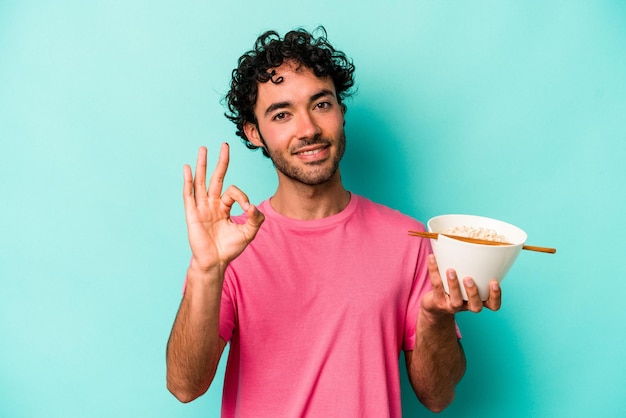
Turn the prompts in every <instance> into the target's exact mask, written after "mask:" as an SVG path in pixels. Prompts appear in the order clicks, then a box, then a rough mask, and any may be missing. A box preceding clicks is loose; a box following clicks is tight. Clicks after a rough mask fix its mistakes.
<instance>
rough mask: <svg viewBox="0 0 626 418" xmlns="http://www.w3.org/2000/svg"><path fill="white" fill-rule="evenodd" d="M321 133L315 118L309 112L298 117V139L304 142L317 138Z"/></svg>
mask: <svg viewBox="0 0 626 418" xmlns="http://www.w3.org/2000/svg"><path fill="white" fill-rule="evenodd" d="M321 132H322V129H321V128H320V126H319V124H318V123H317V121H316V120H315V116H314V115H312V114H311V113H309V112H302V113H301V114H300V115H299V117H298V123H297V136H298V139H302V140H306V139H312V138H315V137H316V136H318V135H319V134H320V133H321Z"/></svg>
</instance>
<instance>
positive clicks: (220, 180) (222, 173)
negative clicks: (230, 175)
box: [208, 142, 230, 198]
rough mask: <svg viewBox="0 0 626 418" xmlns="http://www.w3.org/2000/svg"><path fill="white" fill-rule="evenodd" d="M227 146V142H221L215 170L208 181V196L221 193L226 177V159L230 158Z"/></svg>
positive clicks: (215, 195)
mask: <svg viewBox="0 0 626 418" xmlns="http://www.w3.org/2000/svg"><path fill="white" fill-rule="evenodd" d="M228 151H229V148H228V144H227V143H225V142H224V143H223V144H222V146H221V148H220V155H219V158H218V160H217V165H216V166H215V170H214V171H213V174H212V175H211V180H210V181H209V190H208V194H209V197H217V198H219V197H220V195H221V194H222V188H223V187H224V178H225V177H226V170H228V161H229V160H230V156H229V152H228Z"/></svg>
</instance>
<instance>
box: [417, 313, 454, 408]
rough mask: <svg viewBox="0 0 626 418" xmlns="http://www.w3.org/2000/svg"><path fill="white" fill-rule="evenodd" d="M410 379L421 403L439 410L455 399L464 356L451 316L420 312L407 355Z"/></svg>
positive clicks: (452, 316)
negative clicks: (413, 345) (411, 345)
mask: <svg viewBox="0 0 626 418" xmlns="http://www.w3.org/2000/svg"><path fill="white" fill-rule="evenodd" d="M407 354H408V356H407V368H408V374H409V379H410V381H411V384H412V386H413V389H414V390H415V393H416V394H417V397H418V398H419V399H420V401H421V402H422V403H423V404H424V405H425V406H426V407H428V408H429V409H431V410H433V411H436V412H438V411H441V410H443V409H444V408H445V407H446V406H448V405H449V404H450V403H451V402H452V400H453V399H454V390H455V386H456V384H457V383H458V382H459V381H460V380H461V377H463V374H464V373H465V355H464V353H463V348H462V347H461V344H460V343H459V341H458V338H457V332H456V325H455V321H454V315H437V316H434V315H431V314H429V313H427V312H425V311H424V310H421V311H420V314H419V316H418V320H417V333H416V341H415V347H414V349H413V352H412V353H407Z"/></svg>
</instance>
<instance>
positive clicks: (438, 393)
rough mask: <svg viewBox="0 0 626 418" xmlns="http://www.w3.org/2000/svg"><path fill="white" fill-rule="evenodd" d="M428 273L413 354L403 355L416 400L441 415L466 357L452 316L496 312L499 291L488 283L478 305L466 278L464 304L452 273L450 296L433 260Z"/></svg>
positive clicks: (473, 289) (463, 370) (409, 352)
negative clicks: (485, 295) (429, 285)
mask: <svg viewBox="0 0 626 418" xmlns="http://www.w3.org/2000/svg"><path fill="white" fill-rule="evenodd" d="M428 271H429V274H430V279H431V282H432V285H433V289H432V290H431V291H430V292H428V293H427V294H426V295H424V296H423V297H422V303H421V307H420V312H419V314H418V318H417V330H416V341H415V347H414V349H413V351H406V352H405V358H406V365H407V371H408V375H409V379H410V381H411V385H412V386H413V390H414V391H415V393H416V395H417V397H418V398H419V400H420V401H421V402H422V403H423V404H424V405H425V406H426V407H427V408H429V409H431V410H432V411H435V412H440V411H442V410H443V409H445V408H446V407H447V406H448V405H449V404H450V403H451V402H452V400H453V399H454V390H455V387H456V385H457V383H458V382H459V381H460V380H461V377H463V374H464V373H465V354H464V353H463V348H462V347H461V344H460V342H459V341H458V338H457V333H456V325H455V321H454V314H455V313H457V312H460V311H465V310H470V311H472V312H480V311H481V310H482V308H483V307H486V308H488V309H491V310H494V311H495V310H498V309H499V308H500V304H501V291H500V287H499V286H498V285H497V282H492V283H491V288H490V294H489V299H487V300H486V301H485V302H483V301H481V299H480V296H479V295H478V290H477V288H476V286H475V285H473V281H472V280H471V279H469V278H465V279H464V280H463V285H464V286H465V290H466V293H467V295H468V301H467V302H465V301H463V296H462V295H461V290H460V283H459V281H458V279H457V277H456V273H455V272H454V271H453V270H449V271H448V272H447V274H448V277H447V280H448V286H449V291H450V294H449V295H447V294H446V293H445V291H444V289H443V283H442V281H441V280H442V279H441V277H440V276H439V271H438V269H437V263H436V261H435V258H434V256H432V255H431V256H429V259H428Z"/></svg>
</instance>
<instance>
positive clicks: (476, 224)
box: [427, 215, 527, 300]
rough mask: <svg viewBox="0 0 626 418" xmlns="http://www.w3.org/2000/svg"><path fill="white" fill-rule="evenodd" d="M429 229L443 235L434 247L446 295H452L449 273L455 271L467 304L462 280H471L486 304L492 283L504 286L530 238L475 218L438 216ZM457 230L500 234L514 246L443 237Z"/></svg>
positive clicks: (434, 241) (499, 223)
mask: <svg viewBox="0 0 626 418" xmlns="http://www.w3.org/2000/svg"><path fill="white" fill-rule="evenodd" d="M427 227H428V231H429V232H436V233H439V234H440V235H439V236H438V238H437V239H431V245H432V247H433V253H434V254H435V257H436V258H437V265H438V266H439V274H440V275H441V279H442V281H443V287H444V289H445V291H446V292H449V289H448V281H447V278H446V271H447V270H448V269H454V270H455V271H456V274H457V277H458V279H459V284H460V287H461V293H462V294H463V299H464V300H467V293H466V292H465V288H464V286H463V279H464V278H465V277H468V276H469V277H471V278H472V279H473V280H474V283H475V284H476V286H477V287H478V292H479V294H480V297H481V299H482V300H487V298H488V297H489V282H491V281H492V280H497V281H498V282H501V281H502V280H503V279H504V276H505V275H506V274H507V273H508V271H509V269H510V268H511V266H512V265H513V263H514V262H515V260H516V259H517V256H518V255H519V253H520V251H521V250H522V246H523V245H524V243H525V242H526V238H527V235H526V233H525V232H524V231H522V230H521V229H520V228H518V227H516V226H515V225H511V224H509V223H506V222H503V221H499V220H497V219H492V218H487V217H483V216H476V215H440V216H435V217H434V218H431V219H430V220H429V221H428V223H427ZM458 227H469V228H486V229H491V230H494V231H496V232H497V234H499V235H503V236H504V240H505V242H507V243H510V244H511V245H485V244H473V243H469V242H464V241H459V240H457V239H454V238H449V237H446V236H443V235H441V234H445V233H446V231H448V230H450V229H453V228H458Z"/></svg>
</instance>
